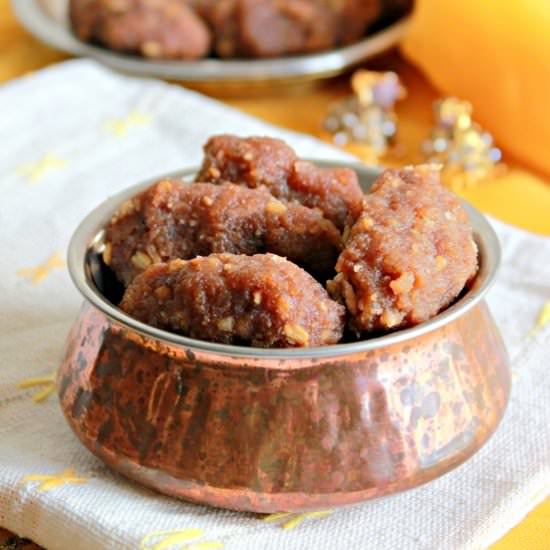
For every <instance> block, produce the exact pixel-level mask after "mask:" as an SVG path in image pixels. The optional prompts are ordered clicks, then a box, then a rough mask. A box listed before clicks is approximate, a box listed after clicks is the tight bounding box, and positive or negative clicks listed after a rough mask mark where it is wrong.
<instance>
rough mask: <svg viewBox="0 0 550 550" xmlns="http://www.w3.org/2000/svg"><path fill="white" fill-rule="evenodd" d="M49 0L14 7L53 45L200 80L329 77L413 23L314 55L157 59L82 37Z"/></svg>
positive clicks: (142, 71)
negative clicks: (49, 5)
mask: <svg viewBox="0 0 550 550" xmlns="http://www.w3.org/2000/svg"><path fill="white" fill-rule="evenodd" d="M58 1H59V0H58ZM62 1H64V0H62ZM43 2H44V0H42V1H41V0H12V7H13V10H14V13H15V14H16V16H17V18H18V20H19V22H20V23H21V24H22V25H23V26H24V27H25V28H26V29H27V30H28V31H29V32H30V33H31V34H33V35H34V36H36V37H37V38H38V39H40V40H42V41H43V42H45V43H47V44H49V45H50V46H53V47H55V48H58V49H60V50H62V51H65V52H67V53H71V54H73V55H79V56H86V57H91V58H94V59H97V60H98V61H101V62H102V63H104V64H105V65H108V66H109V67H112V68H114V69H117V70H120V71H123V72H127V73H130V74H134V75H145V76H152V77H158V78H164V79H170V80H184V81H188V82H196V83H200V82H203V83H216V82H219V83H223V82H228V83H229V82H245V81H247V82H265V81H287V80H313V79H319V78H327V77H330V76H334V75H336V74H339V73H341V72H343V71H345V70H346V69H348V68H351V67H353V66H354V65H357V64H358V63H360V62H361V61H364V60H365V59H368V58H370V57H373V56H375V55H377V54H379V53H382V52H383V51H386V50H388V49H389V48H391V47H392V46H395V45H396V44H397V43H398V42H399V40H400V39H401V38H402V37H403V35H404V33H405V31H406V28H407V25H408V19H407V18H402V19H400V20H398V21H397V22H395V23H393V24H391V25H389V26H388V27H386V28H385V29H383V30H381V31H379V32H376V33H374V34H373V35H371V36H368V37H366V38H364V39H363V40H360V41H359V42H356V43H355V44H352V45H350V46H346V47H343V48H338V49H334V50H330V51H327V52H320V53H314V54H309V55H299V56H289V57H280V58H274V59H251V60H225V59H201V60H197V61H153V60H147V59H141V58H139V57H132V56H130V55H124V54H120V53H116V52H111V51H109V50H107V49H104V48H101V47H97V46H93V45H91V44H86V43H84V42H82V41H80V40H78V39H77V38H76V37H75V36H74V35H73V34H72V32H71V30H70V29H69V27H68V25H67V24H66V23H63V22H62V21H59V20H57V19H56V18H54V17H53V16H51V15H49V14H47V13H46V10H45V8H44V6H43V5H42V4H43Z"/></svg>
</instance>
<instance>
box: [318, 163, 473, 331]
mask: <svg viewBox="0 0 550 550" xmlns="http://www.w3.org/2000/svg"><path fill="white" fill-rule="evenodd" d="M477 268H478V263H477V247H476V244H475V242H474V240H473V235H472V227H471V225H470V222H469V219H468V215H467V213H466V211H465V210H464V208H463V207H462V206H461V204H460V201H459V199H458V197H456V196H455V195H454V194H453V193H451V192H450V191H448V190H447V189H445V187H443V186H442V185H441V184H440V177H439V170H437V169H435V168H431V167H428V166H418V167H416V168H415V167H408V168H404V169H402V170H386V171H385V172H384V173H383V174H382V175H381V176H380V177H379V178H378V180H377V181H376V182H375V184H374V186H373V187H372V191H371V193H370V194H368V195H366V197H365V207H364V211H363V213H362V215H361V217H360V218H359V220H358V221H357V222H356V224H355V225H354V226H353V228H352V230H351V234H350V236H349V240H348V241H347V243H346V246H345V249H344V251H343V252H342V254H341V255H340V257H339V259H338V262H337V264H336V271H337V272H338V275H337V276H336V277H335V278H334V279H333V280H332V281H330V282H329V283H328V286H327V288H328V289H329V292H330V293H331V294H332V295H333V296H334V297H335V298H338V299H339V300H341V301H342V302H343V303H345V304H346V306H347V308H348V311H349V312H350V314H351V322H350V326H351V328H352V329H354V330H355V331H357V332H371V331H375V330H387V329H396V328H405V327H408V326H412V325H416V324H417V323H421V322H423V321H426V320H428V319H430V318H431V317H433V316H434V315H436V314H437V313H438V312H439V311H441V310H442V309H443V308H445V307H447V306H448V305H450V304H451V303H452V302H453V300H454V299H455V298H456V297H457V296H458V295H459V294H460V292H461V291H462V289H463V288H464V286H465V285H466V284H467V283H468V281H470V280H471V279H472V278H473V277H474V275H475V274H476V272H477Z"/></svg>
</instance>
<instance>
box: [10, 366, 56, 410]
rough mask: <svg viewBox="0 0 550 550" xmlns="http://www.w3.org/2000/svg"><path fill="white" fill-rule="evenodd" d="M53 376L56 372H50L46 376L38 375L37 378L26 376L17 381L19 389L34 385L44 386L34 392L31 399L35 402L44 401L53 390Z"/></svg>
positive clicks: (33, 386)
mask: <svg viewBox="0 0 550 550" xmlns="http://www.w3.org/2000/svg"><path fill="white" fill-rule="evenodd" d="M55 377H56V373H55V372H52V374H49V375H48V376H39V377H37V378H26V379H24V380H21V381H20V382H18V383H17V387H18V388H19V389H27V388H35V387H36V386H44V388H43V389H41V390H40V391H39V392H38V393H37V394H35V395H34V396H33V398H32V400H33V401H34V402H35V403H41V402H42V401H45V400H46V399H47V398H48V397H50V395H51V394H52V393H53V392H54V391H55Z"/></svg>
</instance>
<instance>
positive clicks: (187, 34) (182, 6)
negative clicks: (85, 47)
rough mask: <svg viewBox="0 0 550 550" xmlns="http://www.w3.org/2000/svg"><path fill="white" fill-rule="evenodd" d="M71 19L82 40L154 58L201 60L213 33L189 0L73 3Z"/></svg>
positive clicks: (81, 0) (85, 0)
mask: <svg viewBox="0 0 550 550" xmlns="http://www.w3.org/2000/svg"><path fill="white" fill-rule="evenodd" d="M69 15H70V20H71V24H72V27H73V29H74V32H75V34H76V35H77V37H78V38H80V39H81V40H84V41H87V42H98V43H99V44H102V45H103V46H106V47H108V48H110V49H113V50H117V51H121V52H126V53H133V54H140V55H143V56H144V57H149V58H155V59H198V58H201V57H204V56H206V55H208V53H209V51H210V42H211V39H210V31H209V29H208V26H207V25H206V23H205V22H204V21H203V20H202V19H201V18H200V17H199V16H198V15H197V14H196V13H195V11H194V10H193V9H192V8H190V7H189V6H188V2H187V1H186V0H71V2H70V11H69Z"/></svg>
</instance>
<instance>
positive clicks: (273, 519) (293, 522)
mask: <svg viewBox="0 0 550 550" xmlns="http://www.w3.org/2000/svg"><path fill="white" fill-rule="evenodd" d="M330 514H332V510H318V511H316V512H304V513H303V514H293V513H291V512H277V513H276V514H269V515H268V516H265V517H264V518H263V521H266V522H268V523H277V522H279V521H280V520H284V521H283V522H281V527H282V528H283V529H295V528H296V527H298V526H300V525H301V524H302V523H303V522H304V521H306V520H307V519H314V518H322V517H326V516H329V515H330Z"/></svg>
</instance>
